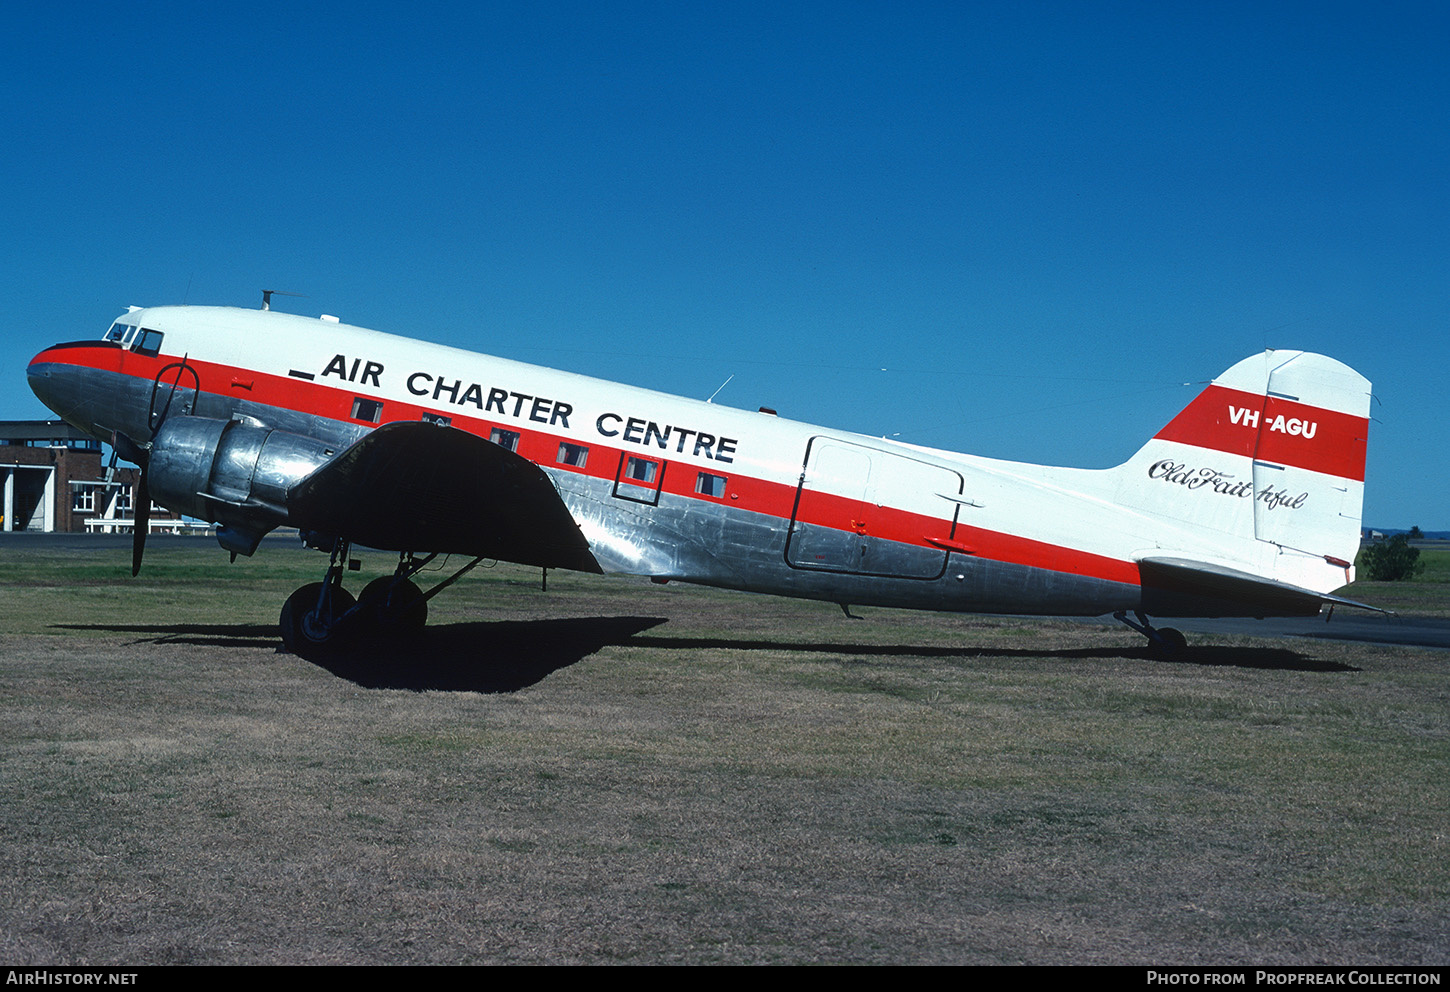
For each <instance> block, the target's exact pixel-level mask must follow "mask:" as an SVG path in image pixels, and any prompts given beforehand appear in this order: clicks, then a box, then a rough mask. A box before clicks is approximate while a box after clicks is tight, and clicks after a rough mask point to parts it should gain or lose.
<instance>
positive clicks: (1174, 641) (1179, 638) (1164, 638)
mask: <svg viewBox="0 0 1450 992" xmlns="http://www.w3.org/2000/svg"><path fill="white" fill-rule="evenodd" d="M1154 633H1156V634H1157V635H1158V636H1157V638H1154V639H1150V640H1149V641H1148V650H1149V651H1150V652H1151V653H1152V654H1153V656H1154V657H1155V658H1177V657H1179V656H1181V655H1182V654H1183V652H1184V651H1185V650H1187V648H1188V638H1186V637H1184V636H1183V632H1182V631H1180V630H1178V629H1177V628H1175V627H1159V628H1157V629H1156V630H1155V631H1154Z"/></svg>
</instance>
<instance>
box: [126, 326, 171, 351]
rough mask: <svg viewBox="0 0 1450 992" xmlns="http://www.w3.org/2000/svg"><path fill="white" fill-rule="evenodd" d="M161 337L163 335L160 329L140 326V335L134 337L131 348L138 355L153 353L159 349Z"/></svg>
mask: <svg viewBox="0 0 1450 992" xmlns="http://www.w3.org/2000/svg"><path fill="white" fill-rule="evenodd" d="M162 337H164V335H163V334H162V333H161V332H160V331H153V330H151V329H150V328H142V330H141V333H140V335H138V336H137V338H136V344H135V346H134V349H133V350H134V351H135V352H136V353H137V354H138V355H155V354H157V353H158V352H159V351H161V339H162Z"/></svg>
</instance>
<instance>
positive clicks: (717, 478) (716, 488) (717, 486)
mask: <svg viewBox="0 0 1450 992" xmlns="http://www.w3.org/2000/svg"><path fill="white" fill-rule="evenodd" d="M727 481H728V479H727V478H726V477H725V476H723V475H711V474H710V473H709V472H701V473H700V475H699V477H698V478H697V479H696V480H695V492H697V493H699V494H700V495H701V496H724V495H725V483H726V482H727Z"/></svg>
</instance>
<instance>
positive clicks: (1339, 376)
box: [1118, 351, 1370, 592]
mask: <svg viewBox="0 0 1450 992" xmlns="http://www.w3.org/2000/svg"><path fill="white" fill-rule="evenodd" d="M1369 400H1370V384H1369V381H1368V380H1367V379H1365V378H1364V376H1362V375H1360V374H1359V373H1358V372H1355V371H1354V370H1353V369H1351V368H1349V367H1348V366H1347V365H1344V364H1342V363H1340V362H1337V361H1335V360H1334V359H1332V358H1326V357H1324V356H1323V355H1316V354H1312V353H1310V352H1301V351H1267V352H1264V353H1263V354H1261V355H1255V356H1253V357H1252V358H1246V359H1244V360H1243V361H1241V362H1239V363H1238V364H1237V365H1235V366H1233V367H1232V368H1231V369H1229V370H1228V371H1227V372H1225V373H1224V374H1223V375H1221V376H1219V377H1218V378H1217V379H1215V380H1214V381H1213V382H1212V383H1211V384H1210V385H1209V386H1208V388H1206V389H1205V390H1204V391H1203V392H1202V393H1200V394H1199V395H1198V397H1197V398H1196V399H1194V400H1193V402H1192V403H1190V404H1189V405H1188V406H1187V407H1186V408H1184V410H1183V412H1182V413H1180V414H1179V415H1178V416H1177V417H1174V418H1173V420H1172V421H1171V422H1170V423H1169V424H1168V425H1167V426H1166V427H1164V428H1163V429H1162V430H1161V431H1159V432H1158V433H1157V434H1156V435H1155V436H1154V437H1153V439H1152V440H1151V441H1149V442H1148V443H1147V444H1146V445H1144V447H1143V448H1142V450H1140V451H1139V452H1138V454H1137V455H1135V456H1134V457H1133V458H1132V459H1131V460H1130V461H1129V462H1128V463H1127V464H1126V465H1124V466H1122V468H1121V470H1120V471H1121V472H1122V473H1123V475H1122V479H1121V482H1120V484H1119V487H1118V496H1119V499H1120V501H1121V502H1122V503H1124V504H1126V505H1130V506H1133V507H1135V508H1137V509H1139V510H1142V511H1143V512H1145V513H1149V514H1151V515H1153V516H1154V517H1165V518H1168V519H1170V520H1172V521H1175V522H1177V523H1178V524H1179V525H1180V526H1179V527H1178V528H1177V530H1178V531H1179V532H1180V533H1181V534H1182V535H1183V536H1184V538H1186V539H1189V540H1191V541H1192V543H1193V544H1194V545H1195V546H1196V548H1195V550H1196V553H1197V554H1198V555H1199V556H1201V557H1212V558H1215V559H1217V560H1218V561H1220V562H1222V563H1225V564H1236V565H1237V566H1238V567H1241V568H1247V569H1248V570H1250V571H1252V572H1253V573H1254V574H1257V575H1261V576H1263V577H1265V578H1268V579H1272V580H1275V581H1279V582H1285V583H1289V584H1291V585H1295V586H1299V587H1301V588H1305V589H1312V590H1315V591H1318V592H1328V591H1329V590H1331V589H1336V588H1338V587H1339V586H1341V585H1344V584H1345V583H1347V582H1349V581H1350V580H1351V579H1352V577H1353V571H1352V568H1351V566H1350V563H1351V562H1353V561H1354V556H1355V553H1356V552H1357V551H1358V550H1359V539H1360V514H1361V510H1362V506H1363V500H1364V464H1365V447H1366V441H1367V438H1368V433H1369ZM1183 550H1185V551H1186V550H1188V549H1186V548H1185V549H1183Z"/></svg>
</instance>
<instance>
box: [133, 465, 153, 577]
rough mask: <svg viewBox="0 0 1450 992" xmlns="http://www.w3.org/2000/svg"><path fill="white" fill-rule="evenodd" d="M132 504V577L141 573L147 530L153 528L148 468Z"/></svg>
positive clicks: (137, 486)
mask: <svg viewBox="0 0 1450 992" xmlns="http://www.w3.org/2000/svg"><path fill="white" fill-rule="evenodd" d="M132 506H133V508H134V510H135V512H134V514H133V516H134V517H135V518H136V522H135V525H134V526H133V527H132V528H131V577H132V578H135V577H136V576H138V575H140V574H141V556H142V555H143V554H145V553H146V532H147V531H149V530H150V529H151V488H150V487H149V486H147V485H146V470H145V469H144V468H143V469H142V470H141V478H140V480H139V481H138V482H137V483H136V494H135V498H134V501H133V503H132Z"/></svg>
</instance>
